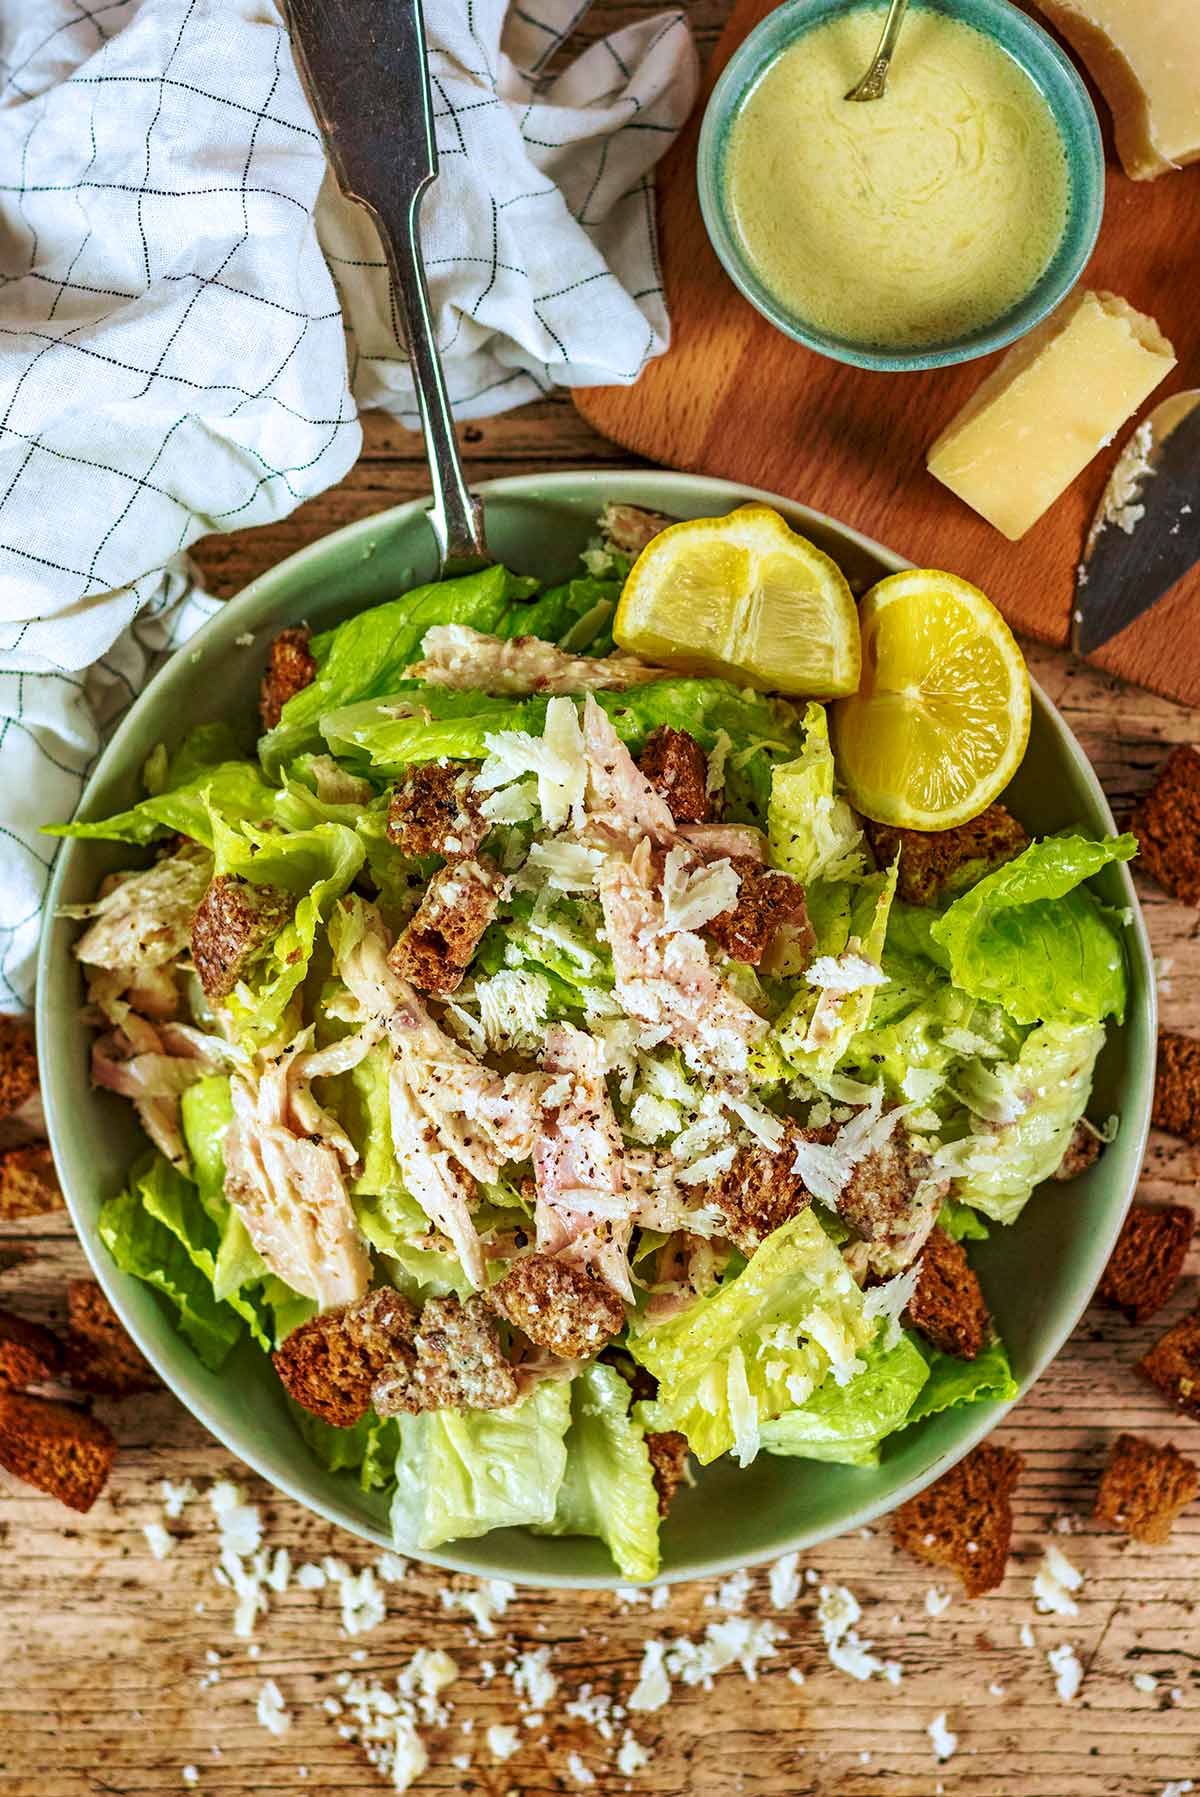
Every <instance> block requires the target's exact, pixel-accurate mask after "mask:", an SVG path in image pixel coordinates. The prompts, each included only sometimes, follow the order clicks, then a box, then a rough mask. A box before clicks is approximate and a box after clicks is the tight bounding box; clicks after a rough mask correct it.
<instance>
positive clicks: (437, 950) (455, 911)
mask: <svg viewBox="0 0 1200 1797" xmlns="http://www.w3.org/2000/svg"><path fill="white" fill-rule="evenodd" d="M503 890H504V877H503V875H502V874H501V872H500V870H499V868H498V867H497V866H496V864H495V863H494V862H493V861H490V860H489V859H488V858H487V856H486V855H481V856H480V857H479V858H478V859H477V860H470V861H456V862H452V863H450V864H449V865H447V866H446V867H442V868H439V869H438V871H437V873H436V874H434V876H433V878H432V880H430V882H429V885H428V887H427V889H426V892H425V897H424V898H423V899H422V900H421V903H420V905H419V906H418V907H417V910H416V911H415V913H414V914H413V916H412V918H411V919H410V920H409V922H408V924H407V925H406V927H405V929H404V931H403V932H402V934H401V935H400V937H399V939H398V940H397V942H396V943H395V945H394V947H393V948H392V950H391V953H390V954H389V955H388V962H389V964H390V965H391V966H392V967H393V968H394V969H395V970H396V972H397V973H398V974H399V975H400V977H401V978H402V979H406V980H411V981H412V983H413V985H414V986H419V987H420V989H421V991H422V992H429V993H432V994H434V995H435V996H436V997H438V998H445V997H447V996H448V995H449V994H450V993H451V992H455V991H457V989H458V987H459V986H461V984H462V979H463V975H464V974H465V973H466V971H467V968H468V967H469V966H470V964H471V957H472V956H473V955H474V953H475V950H476V949H477V948H478V947H479V939H480V937H481V936H482V935H483V932H484V931H485V930H486V929H487V927H488V925H489V924H490V923H491V921H492V919H493V917H495V915H496V907H497V906H498V905H499V903H500V895H501V893H502V892H503Z"/></svg>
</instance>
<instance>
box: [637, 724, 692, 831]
mask: <svg viewBox="0 0 1200 1797" xmlns="http://www.w3.org/2000/svg"><path fill="white" fill-rule="evenodd" d="M638 766H639V767H640V768H641V770H642V772H643V774H645V776H646V778H647V780H649V782H650V784H651V786H652V787H653V788H654V790H655V792H658V793H661V794H662V796H663V798H664V799H665V800H666V801H667V808H668V810H669V811H670V813H671V816H672V817H673V818H674V819H675V822H676V823H677V824H705V823H707V822H708V814H709V803H708V788H707V781H708V758H707V756H706V755H705V753H704V750H703V749H702V748H701V747H700V744H699V743H698V742H697V741H696V739H695V737H694V736H689V734H688V732H687V731H686V730H676V729H674V728H673V727H672V726H671V725H670V724H659V725H658V727H657V729H654V730H652V731H651V732H650V734H649V736H648V737H647V738H646V746H645V748H644V749H643V750H642V752H641V754H640V755H639V756H638Z"/></svg>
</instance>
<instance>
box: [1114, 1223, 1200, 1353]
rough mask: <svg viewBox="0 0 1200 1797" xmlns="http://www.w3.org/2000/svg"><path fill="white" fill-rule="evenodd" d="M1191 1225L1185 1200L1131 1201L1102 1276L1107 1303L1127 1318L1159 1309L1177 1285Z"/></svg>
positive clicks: (1140, 1318) (1137, 1320) (1143, 1316)
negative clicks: (1158, 1204) (1164, 1202)
mask: <svg viewBox="0 0 1200 1797" xmlns="http://www.w3.org/2000/svg"><path fill="white" fill-rule="evenodd" d="M1195 1225H1196V1219H1195V1217H1194V1215H1193V1213H1192V1212H1191V1211H1190V1210H1189V1209H1188V1207H1187V1205H1185V1204H1167V1205H1164V1206H1163V1207H1162V1208H1161V1209H1158V1208H1156V1207H1154V1206H1152V1205H1149V1204H1135V1205H1133V1207H1132V1208H1131V1210H1130V1212H1129V1215H1128V1216H1127V1217H1126V1219H1125V1221H1124V1223H1123V1224H1122V1226H1121V1233H1120V1235H1119V1236H1118V1237H1117V1245H1116V1247H1115V1248H1114V1249H1113V1251H1112V1253H1111V1254H1110V1255H1109V1258H1108V1265H1107V1266H1106V1267H1105V1269H1104V1277H1103V1278H1102V1279H1101V1281H1100V1287H1099V1294H1100V1297H1101V1298H1102V1299H1103V1300H1104V1302H1105V1304H1111V1305H1112V1307H1113V1309H1114V1310H1121V1311H1124V1313H1125V1315H1126V1316H1127V1317H1128V1318H1129V1321H1130V1322H1131V1323H1144V1322H1146V1321H1147V1320H1148V1319H1149V1318H1150V1317H1152V1316H1153V1315H1154V1313H1155V1311H1156V1310H1161V1309H1162V1307H1163V1305H1164V1304H1165V1303H1166V1302H1167V1299H1168V1298H1169V1297H1170V1296H1171V1293H1172V1292H1173V1291H1174V1290H1175V1287H1176V1286H1177V1285H1178V1284H1179V1275H1180V1273H1181V1272H1182V1271H1183V1263H1184V1261H1185V1260H1186V1258H1187V1251H1188V1248H1189V1246H1190V1244H1191V1240H1192V1232H1193V1230H1194V1229H1195Z"/></svg>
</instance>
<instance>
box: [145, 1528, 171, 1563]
mask: <svg viewBox="0 0 1200 1797" xmlns="http://www.w3.org/2000/svg"><path fill="white" fill-rule="evenodd" d="M142 1534H143V1535H144V1536H145V1537H146V1545H147V1547H148V1548H149V1549H150V1552H151V1553H152V1554H153V1555H154V1558H155V1559H156V1560H165V1559H166V1557H167V1555H168V1554H169V1553H170V1551H171V1549H172V1548H173V1547H174V1545H175V1537H174V1536H173V1535H169V1534H168V1533H167V1531H166V1529H164V1528H163V1526H162V1524H161V1523H160V1522H144V1523H143V1524H142Z"/></svg>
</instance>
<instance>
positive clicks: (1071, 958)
mask: <svg viewBox="0 0 1200 1797" xmlns="http://www.w3.org/2000/svg"><path fill="white" fill-rule="evenodd" d="M1136 853H1137V840H1136V838H1135V837H1133V836H1114V837H1110V838H1109V839H1107V840H1106V841H1104V842H1089V841H1088V840H1087V839H1086V838H1085V837H1082V836H1052V837H1049V838H1047V840H1046V841H1044V842H1035V843H1031V844H1030V846H1029V847H1028V848H1027V849H1026V850H1025V852H1024V853H1023V854H1021V855H1018V856H1017V858H1016V860H1015V861H1009V862H1006V863H1005V865H1004V866H1003V867H998V868H996V870H995V872H994V873H990V874H987V875H986V876H985V877H984V878H983V879H982V880H980V881H979V883H978V884H977V885H975V886H972V887H971V889H970V891H969V892H965V893H964V894H963V895H962V897H961V898H958V899H955V901H954V903H953V904H952V905H950V906H949V907H948V908H947V910H946V911H945V912H944V913H943V915H942V916H941V917H940V918H938V919H937V921H936V922H935V923H933V924H932V925H931V926H930V935H931V937H932V938H933V940H934V941H935V942H936V943H937V944H938V945H939V946H940V947H941V948H942V949H943V950H944V951H945V954H946V956H947V958H948V960H949V964H950V974H951V978H952V979H953V981H954V984H955V985H956V986H959V987H961V988H962V990H963V991H964V992H969V993H970V994H971V995H972V996H973V997H975V998H984V999H987V1000H989V1001H990V1002H991V1003H993V1004H998V1005H1003V1007H1004V1009H1005V1010H1006V1011H1007V1012H1008V1014H1009V1015H1010V1017H1014V1018H1015V1019H1016V1020H1017V1022H1018V1023H1051V1022H1053V1023H1099V1022H1101V1020H1102V1019H1103V1018H1105V1017H1108V1016H1115V1017H1116V1018H1117V1019H1118V1020H1120V1019H1121V1018H1122V1017H1123V1016H1124V1014H1125V950H1124V945H1123V943H1122V941H1121V937H1120V935H1119V933H1118V932H1117V930H1116V929H1115V928H1114V927H1113V924H1112V922H1111V921H1110V918H1109V916H1107V915H1106V914H1105V911H1104V909H1103V907H1102V906H1101V905H1100V903H1099V901H1098V900H1097V899H1096V898H1094V897H1093V895H1092V894H1091V893H1090V892H1084V891H1081V890H1079V888H1080V884H1081V882H1082V881H1084V880H1088V879H1090V878H1091V877H1092V875H1093V874H1096V873H1099V871H1100V869H1101V868H1102V867H1106V866H1107V865H1108V863H1109V862H1110V861H1128V860H1129V859H1130V858H1131V857H1132V856H1133V855H1136Z"/></svg>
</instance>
